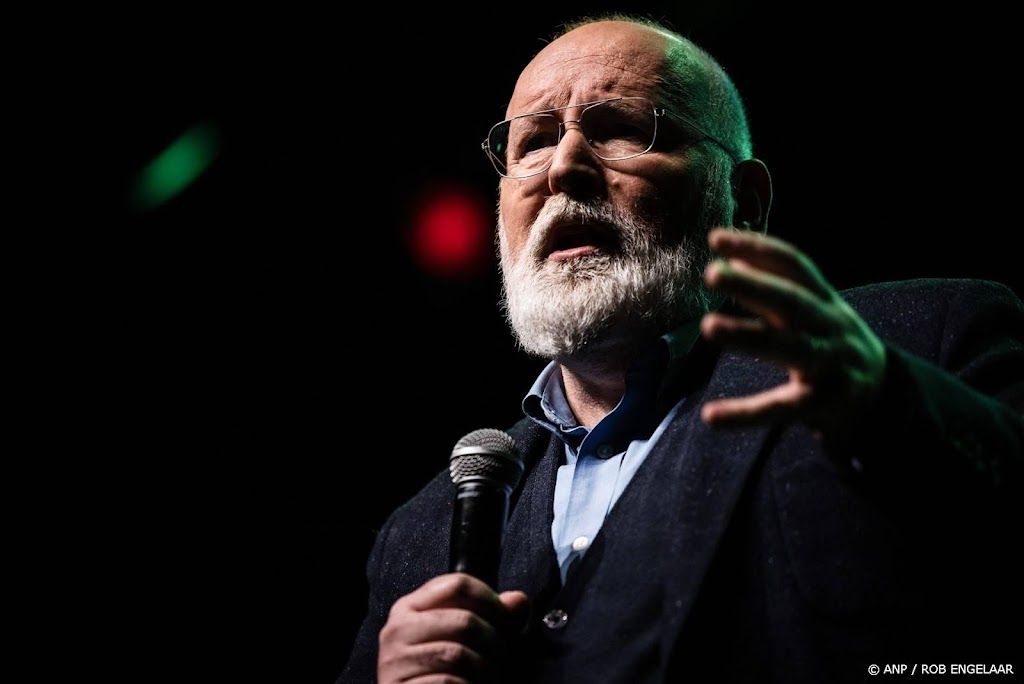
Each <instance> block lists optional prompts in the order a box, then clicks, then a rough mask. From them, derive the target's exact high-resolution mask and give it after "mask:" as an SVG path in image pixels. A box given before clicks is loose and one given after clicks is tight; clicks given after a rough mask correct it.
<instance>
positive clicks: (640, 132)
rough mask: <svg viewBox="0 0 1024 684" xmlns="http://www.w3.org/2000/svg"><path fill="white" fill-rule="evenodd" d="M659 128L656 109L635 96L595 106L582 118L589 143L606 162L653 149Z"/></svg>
mask: <svg viewBox="0 0 1024 684" xmlns="http://www.w3.org/2000/svg"><path fill="white" fill-rule="evenodd" d="M657 126H658V123H657V117H656V116H655V114H654V106H653V105H651V103H650V102H648V101H647V100H645V99H643V98H636V97H627V98H623V99H621V100H615V101H613V102H605V103H603V104H598V105H593V106H591V107H588V108H587V109H585V110H584V111H583V114H582V115H581V116H580V127H581V128H582V129H583V134H584V135H585V136H587V141H588V142H589V143H590V146H591V147H593V148H594V152H596V153H597V156H599V157H601V158H602V159H606V160H614V159H627V158H629V157H635V156H637V155H638V154H643V153H644V152H646V151H647V150H649V149H651V146H652V145H654V134H655V133H656V132H657V130H658V128H657Z"/></svg>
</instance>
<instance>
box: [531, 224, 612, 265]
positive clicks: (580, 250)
mask: <svg viewBox="0 0 1024 684" xmlns="http://www.w3.org/2000/svg"><path fill="white" fill-rule="evenodd" d="M615 245H616V240H615V232H614V231H613V229H612V228H610V227H608V226H606V225H603V224H600V223H588V224H572V225H565V226H559V227H558V228H555V230H554V231H553V235H552V236H551V239H550V241H549V243H548V246H547V249H546V250H545V251H546V252H547V259H548V260H549V261H566V260H568V259H576V258H579V257H582V256H586V255H587V254H592V253H594V252H598V251H611V249H613V248H614V247H615Z"/></svg>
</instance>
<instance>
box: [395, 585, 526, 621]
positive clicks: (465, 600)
mask: <svg viewBox="0 0 1024 684" xmlns="http://www.w3.org/2000/svg"><path fill="white" fill-rule="evenodd" d="M399 604H406V605H407V607H408V608H410V609H412V610H419V611H422V610H432V609H436V608H462V609H463V610H468V611H470V612H473V613H476V614H477V615H479V616H480V617H481V618H483V619H484V620H485V621H486V622H488V623H490V624H492V625H494V626H495V627H497V628H499V629H501V628H503V627H504V626H505V623H506V622H508V614H507V612H506V611H505V607H504V606H503V605H502V603H501V601H499V600H498V595H497V594H495V593H494V590H492V589H491V588H490V587H489V586H487V584H486V583H484V582H482V581H481V580H479V579H477V578H476V577H472V576H470V575H465V574H462V573H451V574H448V575H441V576H439V577H435V578H433V579H432V580H430V581H429V582H427V583H425V584H424V585H423V586H422V587H420V588H419V589H417V590H416V591H414V592H412V593H411V594H408V595H406V596H403V597H402V598H400V599H399V600H398V601H397V602H395V606H398V605H399ZM403 607H405V606H403Z"/></svg>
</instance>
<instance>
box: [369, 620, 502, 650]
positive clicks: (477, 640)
mask: <svg viewBox="0 0 1024 684" xmlns="http://www.w3.org/2000/svg"><path fill="white" fill-rule="evenodd" d="M389 629H390V631H389V633H388V634H387V638H388V639H389V640H392V641H395V642H399V643H404V644H425V643H428V642H431V641H455V642H459V643H462V644H465V645H466V646H469V647H470V648H472V649H473V650H474V651H476V652H477V653H480V654H482V655H484V656H489V655H494V651H495V650H496V649H495V645H496V644H497V643H498V634H497V631H496V630H495V629H494V627H493V626H492V625H491V624H490V623H488V622H485V621H484V620H483V619H481V618H480V617H479V616H478V615H476V614H475V613H471V612H470V611H468V610H462V609H460V608H438V609H435V610H425V611H412V613H411V615H409V616H408V618H407V619H404V620H401V621H396V622H395V624H394V625H392V626H391V627H390V628H389Z"/></svg>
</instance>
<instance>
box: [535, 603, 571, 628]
mask: <svg viewBox="0 0 1024 684" xmlns="http://www.w3.org/2000/svg"><path fill="white" fill-rule="evenodd" d="M568 621H569V614H568V613H566V612H565V611H564V610H561V609H558V608H556V609H555V610H549V611H548V613H547V615H545V616H544V617H543V618H541V622H543V623H544V626H545V627H547V628H548V629H562V628H563V627H565V623H567V622H568Z"/></svg>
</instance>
